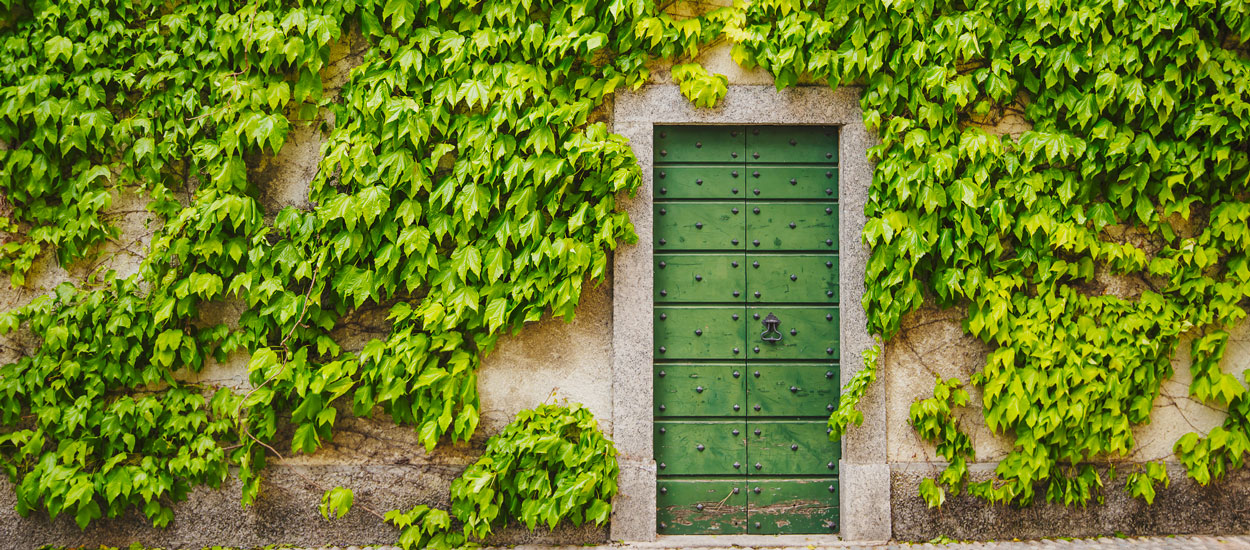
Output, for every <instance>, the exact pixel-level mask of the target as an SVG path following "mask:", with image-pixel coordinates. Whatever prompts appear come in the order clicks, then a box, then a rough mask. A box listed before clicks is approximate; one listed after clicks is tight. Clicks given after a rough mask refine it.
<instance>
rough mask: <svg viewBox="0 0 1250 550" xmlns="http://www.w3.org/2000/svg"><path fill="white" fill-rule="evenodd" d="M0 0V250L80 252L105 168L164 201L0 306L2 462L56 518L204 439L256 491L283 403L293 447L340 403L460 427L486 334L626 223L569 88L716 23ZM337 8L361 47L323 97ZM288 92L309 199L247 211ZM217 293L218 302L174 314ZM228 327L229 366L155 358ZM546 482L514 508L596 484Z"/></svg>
mask: <svg viewBox="0 0 1250 550" xmlns="http://www.w3.org/2000/svg"><path fill="white" fill-rule="evenodd" d="M5 6H7V7H6V9H10V11H9V12H8V13H7V15H8V16H9V20H10V21H11V22H12V23H11V24H10V25H7V26H5V27H3V28H0V34H2V35H3V40H0V44H2V47H3V49H4V52H5V59H6V63H5V64H4V66H3V67H0V142H2V144H0V193H3V195H4V196H5V197H6V199H7V200H8V202H9V204H10V205H11V206H12V207H13V208H12V214H11V216H10V217H9V218H8V219H4V220H0V230H3V231H9V232H11V233H13V234H12V235H11V236H10V237H9V238H7V240H6V242H5V244H3V245H2V246H0V270H5V271H8V272H9V273H10V274H11V276H12V281H13V283H14V284H21V283H22V281H23V280H24V277H25V274H26V272H27V271H28V269H29V268H30V266H31V262H32V261H33V260H34V259H35V257H36V256H37V254H38V253H39V252H40V251H41V250H45V249H46V250H54V251H55V252H56V253H57V255H58V259H59V260H60V261H61V262H62V263H66V262H69V261H72V260H75V259H78V258H82V257H85V256H88V255H90V254H92V253H93V251H94V250H95V249H96V246H97V245H98V244H100V243H101V242H104V241H106V240H107V239H109V238H110V237H111V236H112V235H115V234H116V230H115V228H113V227H111V226H110V225H109V223H108V221H107V219H106V216H105V215H104V212H105V210H106V209H107V208H108V206H109V204H110V200H111V196H112V194H113V193H115V192H120V191H122V190H137V191H139V192H142V193H146V194H147V196H148V197H150V198H151V199H152V201H151V203H150V205H149V209H150V210H152V211H153V212H154V213H156V214H157V215H158V216H159V217H160V219H161V221H162V222H163V224H162V225H161V226H160V228H159V229H158V230H157V232H156V234H155V236H154V237H153V238H152V240H151V245H150V247H149V250H148V255H147V256H146V258H145V259H144V261H143V264H142V266H141V268H140V270H139V272H138V273H136V274H134V275H132V276H129V277H125V278H117V277H115V276H113V275H112V274H109V275H107V276H106V277H104V278H103V279H102V280H100V281H98V282H89V283H88V284H85V285H83V286H82V287H81V288H73V287H69V286H65V287H61V288H60V289H58V291H57V293H56V294H55V295H54V296H50V297H46V298H42V299H40V300H37V301H36V302H34V303H32V304H31V305H28V306H25V307H22V308H19V309H17V310H14V311H11V312H8V313H6V314H4V315H3V316H0V329H3V331H5V332H8V331H12V330H14V329H18V328H19V327H21V328H24V329H29V330H30V331H31V332H33V333H34V334H36V335H39V336H41V337H42V342H40V343H39V345H38V346H37V347H36V348H35V349H33V350H32V351H31V353H29V354H28V355H26V356H23V357H22V358H20V359H19V360H18V361H17V362H15V363H13V364H9V365H4V366H3V367H0V414H2V420H3V424H2V425H0V464H2V465H3V466H4V468H5V470H6V472H7V473H8V474H9V476H10V478H12V479H13V481H14V482H15V484H16V485H17V487H18V489H17V491H18V507H19V510H20V511H21V512H22V513H23V514H26V513H29V512H30V511H31V510H39V509H42V510H46V511H48V512H49V513H50V514H51V515H54V516H55V515H58V514H60V513H63V512H69V513H74V514H75V516H76V518H77V519H78V520H79V524H80V525H82V526H85V525H86V524H87V523H88V522H89V521H91V520H92V519H94V518H97V517H100V516H102V515H109V516H115V515H118V514H120V513H122V512H124V511H125V510H126V509H128V508H129V507H132V506H133V507H139V508H141V509H142V510H143V511H144V512H145V513H146V514H147V515H148V517H149V518H150V519H151V520H152V521H153V522H154V523H155V524H156V525H164V524H166V523H168V522H169V520H170V518H171V517H172V513H171V511H170V508H169V505H170V504H172V503H173V502H176V501H178V500H180V499H182V498H184V497H185V495H186V493H187V491H188V490H189V489H190V488H191V487H192V486H194V485H198V484H208V485H211V486H216V485H217V484H219V483H220V482H221V480H222V479H224V477H225V476H226V475H227V473H226V472H227V468H228V466H230V465H234V466H237V467H238V475H239V477H240V479H241V480H242V482H243V494H242V502H243V503H244V504H245V505H246V504H250V503H252V502H254V501H255V499H256V498H257V497H258V496H259V492H260V487H261V484H260V477H259V475H260V472H261V470H262V469H263V467H264V465H265V462H266V457H267V455H274V456H279V457H281V456H282V455H281V454H280V453H281V452H282V451H280V450H279V449H283V450H285V449H286V448H288V447H287V445H286V444H285V442H281V443H279V442H277V441H275V438H276V437H277V435H278V433H279V426H280V425H281V424H284V423H289V424H291V425H292V426H293V429H292V432H291V433H292V434H293V437H292V440H291V441H290V445H289V449H290V451H291V452H301V453H311V452H315V451H316V449H318V448H319V447H320V446H321V445H323V444H324V443H325V442H326V441H328V440H329V439H331V438H332V437H333V435H334V425H335V421H336V419H337V417H338V415H339V414H340V412H341V411H345V410H350V411H351V412H352V414H355V415H370V414H373V413H374V412H375V411H381V412H384V413H386V414H387V415H389V416H390V417H391V418H392V419H394V420H395V421H396V422H399V423H403V424H408V425H412V426H413V427H414V429H416V430H417V433H418V435H419V437H420V440H421V442H422V443H423V444H424V445H425V446H426V447H427V448H433V447H434V446H435V445H437V444H439V443H440V442H442V441H447V440H451V441H463V440H467V439H469V437H470V436H471V435H472V434H473V433H474V431H475V430H476V428H477V424H478V407H479V403H478V395H477V389H476V374H475V372H476V368H477V366H478V365H479V364H480V363H481V360H482V357H483V356H485V355H486V354H488V353H489V352H490V351H491V350H492V349H493V347H494V345H495V342H496V339H497V338H498V337H499V335H501V334H503V333H504V332H505V331H508V330H513V331H515V330H519V329H520V328H521V327H522V326H523V325H524V324H525V323H526V322H529V321H534V320H537V319H539V318H540V317H542V316H543V315H546V314H553V315H558V316H563V317H565V318H569V317H571V316H572V315H573V312H574V310H575V307H576V306H577V303H578V301H579V299H580V296H581V292H582V288H583V285H584V284H586V283H587V282H591V283H592V284H593V283H594V282H596V281H600V280H602V279H603V278H604V276H605V274H606V270H607V265H608V257H609V253H610V252H611V250H613V249H614V248H615V247H616V246H618V244H619V243H620V242H622V241H626V242H628V241H632V240H633V239H634V238H635V237H634V235H633V228H632V226H631V225H630V223H629V220H628V218H627V217H626V216H625V214H624V213H623V212H619V211H618V209H617V205H616V202H615V201H616V195H617V194H618V193H632V192H633V191H634V190H635V189H636V188H637V187H638V185H639V183H640V181H641V177H640V172H639V168H638V166H637V162H636V159H635V158H634V157H633V154H632V152H631V151H630V149H629V147H628V146H627V144H626V143H625V141H624V139H623V138H621V137H620V136H615V135H612V134H610V133H609V132H608V131H607V129H606V127H605V126H604V125H603V124H602V123H601V122H599V121H598V117H597V115H596V114H595V110H596V108H598V106H600V105H601V104H602V103H603V100H604V98H605V97H606V96H608V95H609V94H611V93H612V92H613V91H615V90H617V89H621V88H622V87H629V86H638V85H640V84H641V83H643V82H645V80H646V78H647V69H646V67H645V63H646V62H647V61H648V60H651V59H654V58H656V57H678V56H684V57H692V56H694V55H696V54H697V53H698V50H699V47H700V46H701V45H702V44H704V43H706V42H708V41H710V40H711V39H712V38H713V37H714V36H716V35H717V34H718V33H719V31H720V28H721V25H722V22H721V21H722V20H721V19H719V17H721V16H719V15H718V16H717V17H711V16H709V17H700V18H689V19H676V18H673V17H671V16H669V15H666V14H662V13H660V12H659V11H658V9H657V8H656V6H655V5H654V4H653V3H651V2H646V1H632V0H612V1H609V2H596V1H581V2H553V1H549V0H548V1H537V2H527V3H525V4H523V5H518V4H517V3H515V2H511V1H504V0H494V1H486V2H477V1H466V2H460V1H455V0H452V1H444V2H438V3H423V2H411V1H408V0H386V1H381V0H376V1H375V0H326V1H321V2H306V3H305V2H295V1H290V2H287V1H281V0H262V1H259V2H220V1H216V0H212V1H210V0H189V1H185V2H175V3H172V4H171V3H166V2H151V1H146V0H127V1H121V2H111V1H110V2H104V1H102V0H70V1H66V2H43V1H40V2H32V3H29V4H22V5H19V6H12V5H11V4H8V3H6V4H5ZM725 12H726V10H721V11H719V12H715V13H718V14H723V13H725ZM354 33H359V35H360V36H361V37H363V39H364V40H365V42H366V43H367V45H368V47H369V50H368V51H367V53H366V54H365V56H364V58H365V62H364V63H363V64H362V65H360V66H359V67H357V68H355V69H353V70H352V71H351V73H350V75H349V77H348V79H347V81H346V83H344V84H343V86H342V88H341V89H339V90H338V91H337V95H336V96H334V97H332V98H326V97H325V96H324V92H325V83H324V82H323V76H326V75H323V72H324V70H325V69H326V68H327V67H328V66H329V65H330V63H331V60H332V59H331V51H332V49H334V48H340V47H341V46H342V45H343V44H344V40H343V37H344V35H353V36H354ZM322 120H327V121H331V122H329V123H327V124H324V125H323V124H321V122H320V121H322ZM309 122H313V123H315V124H317V127H316V128H315V129H317V130H322V131H324V132H326V134H325V135H324V140H323V143H324V146H323V149H322V159H321V161H320V164H319V167H318V168H319V171H318V173H317V175H316V176H315V177H314V178H313V180H312V182H311V183H310V186H309V193H308V196H309V199H310V201H311V206H310V207H309V208H308V209H301V208H296V207H287V208H284V209H282V210H281V211H277V212H274V211H266V208H265V206H264V205H263V204H262V203H261V201H260V200H259V199H260V196H261V190H260V187H259V186H258V184H257V182H256V181H254V180H253V179H252V174H251V173H250V172H249V168H253V167H255V166H256V165H257V162H259V161H260V160H261V159H263V158H264V157H266V156H271V155H273V154H275V153H276V152H277V151H278V150H280V149H281V148H282V146H283V144H284V143H285V142H286V141H287V138H288V136H289V135H290V133H291V131H292V130H293V128H295V127H297V126H299V125H301V124H307V123H309ZM223 303H225V304H227V305H228V307H227V309H230V308H234V309H238V310H241V314H240V316H239V318H238V319H237V321H235V320H233V319H232V320H230V322H227V323H218V322H217V321H215V320H209V319H206V317H208V316H202V315H201V314H200V312H201V310H202V309H204V308H206V307H210V308H216V309H220V306H221V305H222V304H223ZM377 309H381V310H383V311H387V312H389V321H390V322H391V324H392V327H391V331H390V334H389V335H388V336H387V337H386V338H384V339H376V340H373V341H370V342H368V343H367V344H366V345H365V346H364V348H363V349H361V350H359V351H355V352H351V351H344V350H343V349H341V347H340V345H339V344H338V343H337V342H336V341H335V339H334V337H333V336H332V333H333V332H334V331H335V329H336V328H341V327H342V325H343V321H344V319H345V318H346V317H348V316H350V315H353V314H356V313H358V312H360V311H362V310H363V311H368V310H377ZM232 354H251V360H250V361H249V363H248V373H249V381H250V383H251V385H252V389H251V390H249V391H248V392H247V393H246V394H244V395H235V394H232V393H230V392H229V391H219V392H216V393H215V394H213V388H201V387H197V386H194V385H191V384H187V383H185V382H183V381H182V380H185V379H187V378H189V377H190V376H189V375H191V373H194V372H195V371H197V370H199V369H200V368H202V367H203V366H204V364H205V363H206V362H208V361H210V360H216V361H225V360H227V358H228V357H229V356H231V355H232ZM210 394H212V395H213V397H212V399H211V400H209V399H207V398H206V396H207V395H210ZM576 464H577V463H576V461H573V462H570V463H569V465H568V466H569V467H573V466H576ZM570 471H572V470H570ZM600 474H601V475H606V472H600V473H599V474H596V475H600ZM596 483H598V482H597V481H596ZM535 490H537V489H535ZM330 497H334V498H330ZM560 497H561V498H570V497H569V495H567V494H565V493H560ZM578 498H580V497H578ZM345 499H346V496H345V494H344V493H334V494H331V495H327V500H326V511H327V512H331V511H333V512H334V513H338V514H341V513H342V512H343V511H345V508H344V507H343V505H344V504H345V502H346V500H345ZM572 501H573V502H580V501H579V500H577V498H573V500H572ZM592 504H593V502H592ZM559 506H563V504H560V505H559ZM557 510H558V511H556V512H552V511H550V510H547V509H544V510H542V512H541V514H539V515H538V516H535V517H538V518H539V519H541V520H543V521H549V520H551V519H552V518H561V517H569V518H574V517H577V518H578V519H594V520H600V518H601V517H602V515H603V514H604V511H603V509H602V507H598V508H595V509H593V510H582V511H578V512H571V511H569V510H566V509H564V508H557ZM508 511H509V512H511V511H512V510H511V508H509V509H508ZM586 513H590V514H591V515H590V516H584V515H579V514H586ZM419 515H420V517H419V518H418V517H417V516H413V517H412V518H411V521H413V522H416V521H418V520H420V521H421V522H422V524H425V523H427V522H433V523H439V520H438V518H437V515H434V516H431V515H430V514H419ZM431 517H432V518H433V519H430V518H431ZM482 517H485V516H482ZM395 520H396V521H401V520H403V518H400V517H397V518H395ZM489 521H493V518H492V519H491V520H489ZM449 544H450V542H449Z"/></svg>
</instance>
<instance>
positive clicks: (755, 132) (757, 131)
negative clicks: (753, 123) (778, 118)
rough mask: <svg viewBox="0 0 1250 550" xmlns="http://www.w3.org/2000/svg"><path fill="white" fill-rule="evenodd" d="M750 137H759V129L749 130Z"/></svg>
mask: <svg viewBox="0 0 1250 550" xmlns="http://www.w3.org/2000/svg"><path fill="white" fill-rule="evenodd" d="M751 135H753V136H758V135H760V129H759V128H751Z"/></svg>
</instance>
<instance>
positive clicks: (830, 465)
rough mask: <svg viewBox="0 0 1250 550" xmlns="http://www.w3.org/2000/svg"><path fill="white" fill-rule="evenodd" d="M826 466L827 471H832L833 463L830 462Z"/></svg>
mask: <svg viewBox="0 0 1250 550" xmlns="http://www.w3.org/2000/svg"><path fill="white" fill-rule="evenodd" d="M827 466H829V469H830V470H832V469H833V463H832V462H830V463H829V464H827Z"/></svg>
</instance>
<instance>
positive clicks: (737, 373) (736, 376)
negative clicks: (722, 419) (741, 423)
mask: <svg viewBox="0 0 1250 550" xmlns="http://www.w3.org/2000/svg"><path fill="white" fill-rule="evenodd" d="M739 376H742V373H741V372H738V371H734V378H738V377H739ZM734 435H738V430H734Z"/></svg>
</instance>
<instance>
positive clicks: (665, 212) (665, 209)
mask: <svg viewBox="0 0 1250 550" xmlns="http://www.w3.org/2000/svg"><path fill="white" fill-rule="evenodd" d="M667 213H668V209H667V208H661V209H660V215H661V216H663V215H665V214H667Z"/></svg>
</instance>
